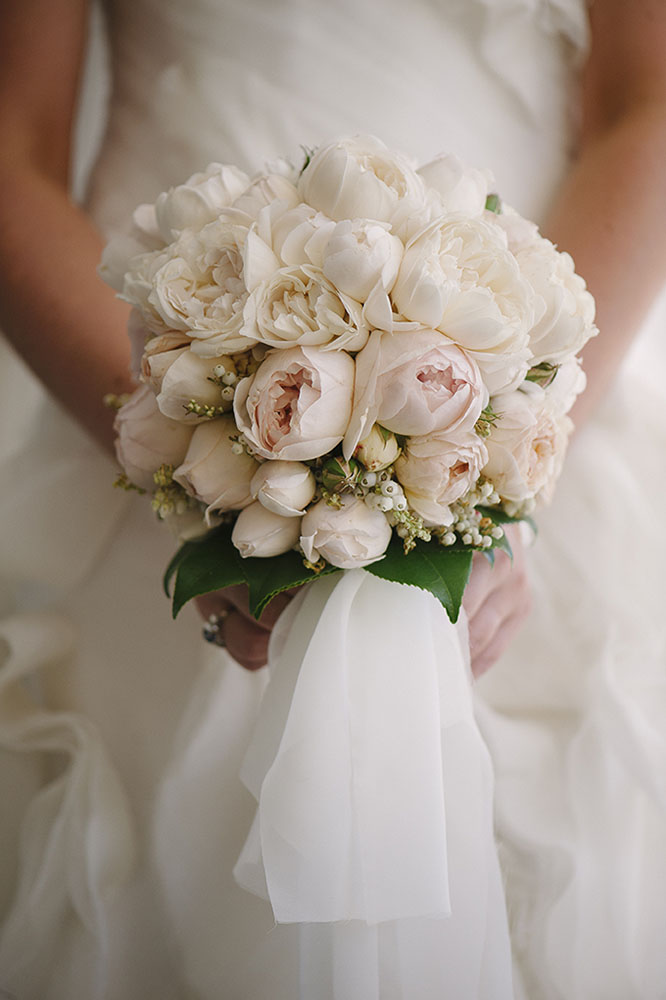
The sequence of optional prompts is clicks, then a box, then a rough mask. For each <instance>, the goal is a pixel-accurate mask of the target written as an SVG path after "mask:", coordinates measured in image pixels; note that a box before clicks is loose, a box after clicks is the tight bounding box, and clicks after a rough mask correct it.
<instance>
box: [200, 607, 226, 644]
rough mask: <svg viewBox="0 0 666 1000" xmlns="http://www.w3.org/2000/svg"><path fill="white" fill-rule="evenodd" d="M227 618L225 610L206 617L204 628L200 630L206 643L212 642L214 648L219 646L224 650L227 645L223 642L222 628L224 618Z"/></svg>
mask: <svg viewBox="0 0 666 1000" xmlns="http://www.w3.org/2000/svg"><path fill="white" fill-rule="evenodd" d="M228 617H229V612H228V611H227V610H226V609H225V610H224V611H219V612H216V613H215V614H212V615H209V616H208V618H207V620H206V622H205V623H204V627H203V629H202V630H201V631H202V635H203V637H204V639H205V640H206V642H212V644H213V645H214V646H220V647H221V648H222V649H226V645H227V644H226V642H225V641H224V633H223V632H222V626H223V624H224V620H225V618H228Z"/></svg>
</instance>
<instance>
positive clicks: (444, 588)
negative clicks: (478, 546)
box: [366, 537, 473, 622]
mask: <svg viewBox="0 0 666 1000" xmlns="http://www.w3.org/2000/svg"><path fill="white" fill-rule="evenodd" d="M472 556H473V552H472V550H470V549H465V548H455V547H450V548H447V547H446V546H443V545H440V544H439V542H436V541H433V542H417V543H416V548H414V549H413V550H412V551H411V552H410V553H409V555H408V556H405V553H404V551H403V547H402V542H401V541H400V539H398V538H395V537H394V538H393V539H392V540H391V543H390V544H389V547H388V549H387V550H386V555H385V556H384V558H383V559H381V560H380V561H379V562H376V563H372V564H371V565H370V566H366V570H367V571H368V573H373V574H374V575H375V576H379V577H381V578H382V579H384V580H393V581H395V582H396V583H406V584H410V585H411V586H413V587H420V588H421V589H422V590H429V591H430V593H431V594H434V595H435V597H436V598H437V600H438V601H439V602H440V603H441V604H442V606H443V607H444V609H445V611H446V613H447V614H448V616H449V618H450V619H451V621H452V622H456V621H457V620H458V615H459V613H460V605H461V603H462V596H463V591H464V590H465V586H466V585H467V581H468V579H469V574H470V570H471V568H472Z"/></svg>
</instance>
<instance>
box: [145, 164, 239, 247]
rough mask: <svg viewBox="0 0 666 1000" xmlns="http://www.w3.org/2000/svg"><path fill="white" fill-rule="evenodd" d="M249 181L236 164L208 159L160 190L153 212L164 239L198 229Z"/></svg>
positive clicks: (169, 239)
mask: <svg viewBox="0 0 666 1000" xmlns="http://www.w3.org/2000/svg"><path fill="white" fill-rule="evenodd" d="M249 183H250V179H249V177H248V176H247V174H245V173H243V171H242V170H239V169H238V167H234V166H227V165H225V164H222V163H211V164H209V166H208V167H206V169H205V170H204V171H201V172H200V173H196V174H192V176H191V177H189V178H188V179H187V180H186V181H185V182H184V183H183V184H178V185H177V186H176V187H172V188H170V189H169V190H168V191H164V192H162V194H160V195H159V197H158V198H157V201H156V202H155V216H156V220H157V225H158V227H159V231H160V233H161V235H162V238H163V239H164V241H165V243H170V242H171V240H173V238H174V236H177V235H178V234H179V233H180V232H181V230H183V229H187V228H189V229H201V228H202V226H205V224H206V223H207V222H212V221H213V219H215V218H216V217H217V216H218V215H219V213H220V211H221V210H222V209H223V208H225V207H226V206H227V205H230V204H231V203H232V202H233V201H234V200H235V199H236V198H238V197H239V196H240V195H241V194H242V193H243V191H245V189H246V188H247V187H248V185H249Z"/></svg>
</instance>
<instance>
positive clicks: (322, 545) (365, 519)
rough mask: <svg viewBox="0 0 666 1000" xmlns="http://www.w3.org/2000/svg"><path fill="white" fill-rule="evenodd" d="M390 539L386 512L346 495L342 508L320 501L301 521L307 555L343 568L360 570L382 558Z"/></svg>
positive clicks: (313, 559)
mask: <svg viewBox="0 0 666 1000" xmlns="http://www.w3.org/2000/svg"><path fill="white" fill-rule="evenodd" d="M390 541H391V526H390V524H389V523H388V520H387V518H386V515H385V514H383V513H382V512H381V511H380V510H376V509H371V508H370V507H368V505H367V504H366V503H364V502H363V500H359V499H358V498H356V497H350V496H343V497H342V506H341V507H330V506H329V505H328V504H327V503H326V501H325V500H320V501H319V503H316V504H315V505H314V507H310V509H309V510H308V511H307V513H306V514H305V517H304V518H303V521H302V524H301V548H302V549H303V552H304V554H305V558H306V559H309V560H310V562H316V561H317V560H318V559H319V558H320V557H321V558H323V559H325V560H326V562H329V563H330V564H331V565H332V566H339V567H340V569H357V568H358V567H361V566H369V565H370V563H373V562H377V560H378V559H381V558H382V556H383V555H384V553H385V552H386V548H387V546H388V543H389V542H390Z"/></svg>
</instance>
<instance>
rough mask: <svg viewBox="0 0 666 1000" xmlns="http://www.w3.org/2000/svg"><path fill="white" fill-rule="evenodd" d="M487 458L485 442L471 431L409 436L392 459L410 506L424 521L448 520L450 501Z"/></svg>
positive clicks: (469, 483)
mask: <svg viewBox="0 0 666 1000" xmlns="http://www.w3.org/2000/svg"><path fill="white" fill-rule="evenodd" d="M487 461H488V451H487V449H486V446H485V444H484V443H483V441H482V440H481V438H480V437H479V436H478V434H475V433H473V432H468V433H466V434H460V435H457V436H455V437H454V438H453V440H451V439H449V438H447V436H446V435H445V434H442V433H435V434H428V435H425V436H423V437H412V438H410V439H409V441H408V442H407V444H406V447H405V449H404V451H403V452H402V454H401V455H400V457H399V458H398V459H397V461H396V463H395V473H396V476H397V478H398V480H399V481H400V483H401V484H402V486H403V488H404V490H405V496H406V497H407V502H408V503H409V506H410V507H411V508H412V509H413V510H415V511H416V513H417V514H420V515H421V517H422V518H423V520H424V521H425V522H426V524H429V525H438V524H451V522H452V521H453V516H452V514H451V510H450V506H449V505H450V504H452V503H455V501H456V500H459V499H460V497H462V496H464V495H465V493H467V492H468V491H469V490H470V489H471V488H472V486H474V484H475V483H476V481H477V479H478V478H479V474H480V472H481V469H482V467H483V466H484V465H485V464H486V462H487Z"/></svg>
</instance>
